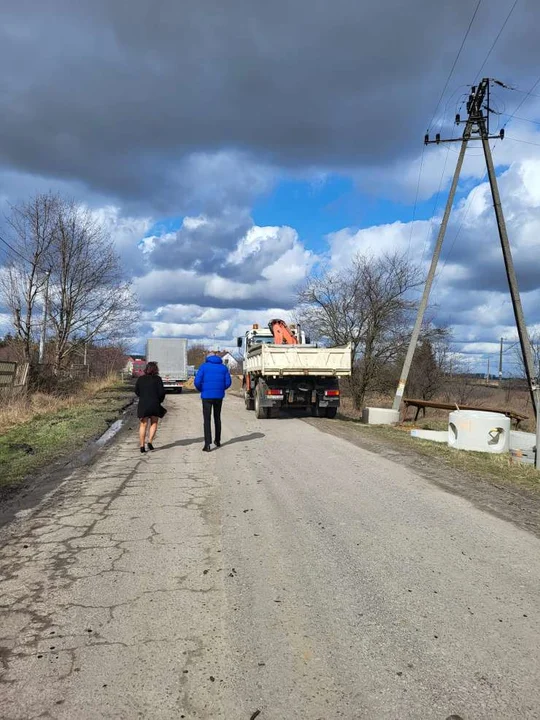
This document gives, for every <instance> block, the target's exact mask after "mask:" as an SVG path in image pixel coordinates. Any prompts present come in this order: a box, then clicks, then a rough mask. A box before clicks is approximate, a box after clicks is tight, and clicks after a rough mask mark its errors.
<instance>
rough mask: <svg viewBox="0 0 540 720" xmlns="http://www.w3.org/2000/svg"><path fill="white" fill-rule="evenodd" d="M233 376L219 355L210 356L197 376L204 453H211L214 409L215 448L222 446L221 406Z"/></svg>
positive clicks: (196, 383)
mask: <svg viewBox="0 0 540 720" xmlns="http://www.w3.org/2000/svg"><path fill="white" fill-rule="evenodd" d="M231 383H232V380H231V375H230V373H229V369H228V367H227V366H226V365H225V364H224V363H223V360H222V359H221V358H220V357H219V355H209V356H208V357H207V358H206V362H205V363H203V364H202V365H201V367H200V368H199V370H198V372H197V375H196V376H195V387H196V388H197V390H198V391H199V392H200V393H201V398H202V405H203V417H204V447H203V452H210V445H211V444H212V425H211V418H212V409H213V410H214V425H215V428H216V434H215V438H214V439H215V446H216V447H220V446H221V406H222V405H223V398H224V397H225V390H227V389H228V388H230V387H231Z"/></svg>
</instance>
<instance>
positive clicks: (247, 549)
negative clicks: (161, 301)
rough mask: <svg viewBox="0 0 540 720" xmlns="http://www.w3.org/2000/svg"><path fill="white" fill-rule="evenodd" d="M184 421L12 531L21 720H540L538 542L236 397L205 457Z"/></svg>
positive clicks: (6, 634)
mask: <svg viewBox="0 0 540 720" xmlns="http://www.w3.org/2000/svg"><path fill="white" fill-rule="evenodd" d="M167 405H168V408H169V414H168V415H167V417H166V419H165V422H164V423H163V425H162V427H161V428H160V431H159V434H158V438H157V442H156V447H157V448H158V449H157V450H156V451H155V452H154V453H152V454H150V453H149V454H147V455H140V453H139V452H138V448H137V439H136V437H135V431H133V432H132V433H130V434H129V435H128V434H127V433H123V434H121V436H120V437H119V438H118V439H117V440H116V441H115V442H114V443H113V444H112V445H110V446H109V447H107V448H105V449H104V451H103V452H102V453H101V454H100V455H99V456H98V458H97V460H96V461H95V462H94V463H93V464H92V465H91V466H89V467H87V468H81V469H77V470H75V471H74V472H73V473H72V474H71V475H70V476H69V477H68V478H67V479H66V480H65V481H64V482H63V483H62V484H61V485H59V486H58V487H57V488H56V489H54V490H53V491H52V492H51V493H49V494H48V495H47V496H46V497H45V498H43V499H42V500H41V501H40V502H39V504H37V506H36V507H34V508H32V509H28V510H24V511H21V512H19V513H18V515H17V516H16V517H15V519H14V520H13V521H12V522H10V523H9V524H8V525H6V526H5V527H4V528H3V530H2V531H1V535H0V541H1V544H2V550H1V552H0V561H1V567H0V653H1V660H2V671H1V674H0V717H1V718H2V719H3V720H23V719H24V720H29V719H30V718H38V717H39V718H55V719H56V718H58V719H66V720H67V719H68V718H69V719H70V720H79V719H80V720H87V719H88V720H95V719H98V718H114V719H117V718H118V719H120V718H121V719H124V718H125V719H131V718H149V719H153V718H159V719H161V718H163V719H165V718H166V719H169V718H171V719H172V718H174V719H176V718H190V719H191V718H197V719H203V718H208V719H212V720H213V719H214V718H216V719H221V718H223V719H224V720H237V719H238V720H250V718H252V717H258V718H259V720H337V719H338V718H346V719H348V720H360V719H367V720H371V719H373V720H379V719H382V720H385V719H387V718H388V719H393V720H402V719H409V718H410V719H411V720H413V719H414V720H416V719H419V720H420V719H421V720H431V719H433V720H446V719H447V718H451V717H452V718H454V717H458V718H462V719H463V720H478V719H483V718H485V719H486V720H487V719H488V718H489V720H494V719H498V718H501V719H506V718H538V717H540V683H539V682H538V679H539V678H540V662H539V660H540V649H539V648H540V621H539V608H540V602H539V600H540V540H538V538H536V537H535V536H534V535H532V534H530V533H528V532H526V531H524V530H522V529H519V528H518V527H516V526H515V525H513V524H511V523H509V522H506V521H504V520H502V519H500V518H497V517H494V516H492V515H490V514H488V513H486V512H483V511H482V510H480V509H478V508H477V507H475V506H474V505H473V504H471V503H470V502H469V501H467V500H466V499H463V498H461V497H459V496H457V495H453V494H450V493H447V492H445V491H444V490H443V489H441V488H440V487H438V486H436V485H435V484H432V483H430V482H429V481H428V480H426V479H425V478H422V477H420V476H419V475H416V474H415V473H414V471H413V470H411V468H410V467H403V466H401V465H400V464H399V462H396V460H395V459H392V460H389V459H386V458H383V457H381V456H380V455H377V454H375V453H371V452H369V451H367V450H365V449H363V448H361V447H357V446H356V445H353V444H351V443H349V442H347V441H346V440H344V439H342V438H340V437H336V436H334V435H332V434H327V433H325V432H322V431H321V430H320V429H319V428H318V427H317V426H316V425H315V426H314V425H312V424H310V423H306V422H303V421H302V420H301V419H298V418H282V419H279V420H267V421H258V420H256V419H255V417H254V414H253V413H248V412H246V411H245V410H244V407H243V403H242V402H241V401H240V400H239V399H237V398H234V397H229V398H228V399H227V401H226V403H225V406H224V444H223V447H222V448H221V449H220V450H216V451H215V452H212V453H210V454H208V455H207V454H203V453H202V452H201V447H202V437H201V434H202V433H201V430H202V428H201V424H202V422H201V421H202V418H201V412H200V402H199V399H198V397H197V396H195V395H185V396H177V397H170V398H169V399H168V400H167ZM320 427H324V425H323V424H321V426H320ZM257 711H260V712H259V714H258V715H257Z"/></svg>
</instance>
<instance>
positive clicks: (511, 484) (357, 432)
mask: <svg viewBox="0 0 540 720" xmlns="http://www.w3.org/2000/svg"><path fill="white" fill-rule="evenodd" d="M305 422H307V423H309V424H311V425H313V426H314V427H317V428H318V429H319V430H321V431H323V432H326V433H329V434H330V435H334V436H336V437H340V438H342V439H344V440H347V441H348V442H351V443H353V444H355V445H357V446H358V447H361V448H363V449H365V450H368V451H370V452H374V453H377V454H379V455H384V456H385V457H387V458H388V459H389V460H393V461H394V462H396V463H398V464H399V465H401V466H403V467H405V468H407V469H409V470H411V471H413V472H415V473H416V474H417V475H420V476H421V477H423V478H425V479H426V480H429V481H430V482H432V483H434V484H436V485H438V486H439V487H441V488H444V490H446V491H447V492H451V493H455V494H457V495H460V496H461V497H464V498H466V499H467V500H469V501H470V502H472V503H473V504H474V505H476V506H477V507H478V508H480V509H481V510H484V511H486V512H490V513H492V514H493V515H496V516H497V517H500V518H502V519H504V520H507V521H510V522H512V523H514V524H515V525H517V526H518V527H520V528H522V529H523V530H527V531H529V532H531V533H533V534H534V535H536V536H537V537H540V482H539V481H538V479H537V473H535V471H534V470H533V469H532V468H530V467H522V466H517V465H511V464H510V461H509V458H507V457H506V456H504V457H502V456H490V455H485V454H484V453H465V452H460V451H456V450H452V449H450V448H448V447H447V446H445V445H439V444H436V443H431V442H428V441H423V440H417V439H414V438H411V437H410V434H409V433H407V432H404V431H403V430H399V429H396V428H392V427H382V426H381V427H378V426H368V425H363V424H361V423H359V422H355V421H352V420H347V419H337V420H323V419H317V418H306V420H305Z"/></svg>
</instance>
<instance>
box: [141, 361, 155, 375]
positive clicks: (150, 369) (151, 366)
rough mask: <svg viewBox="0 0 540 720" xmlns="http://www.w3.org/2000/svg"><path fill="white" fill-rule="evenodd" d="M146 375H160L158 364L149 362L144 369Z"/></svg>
mask: <svg viewBox="0 0 540 720" xmlns="http://www.w3.org/2000/svg"><path fill="white" fill-rule="evenodd" d="M144 374H145V375H159V368H158V364H157V363H156V362H149V363H148V364H147V365H146V367H145V368H144Z"/></svg>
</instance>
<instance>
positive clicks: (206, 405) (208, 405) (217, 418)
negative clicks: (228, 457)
mask: <svg viewBox="0 0 540 720" xmlns="http://www.w3.org/2000/svg"><path fill="white" fill-rule="evenodd" d="M222 405H223V400H211V399H204V400H203V401H202V407H203V416H204V444H205V445H206V446H208V445H211V444H212V424H211V419H212V408H213V410H214V425H215V429H216V434H215V438H214V440H215V442H216V445H219V444H220V443H221V406H222Z"/></svg>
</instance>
